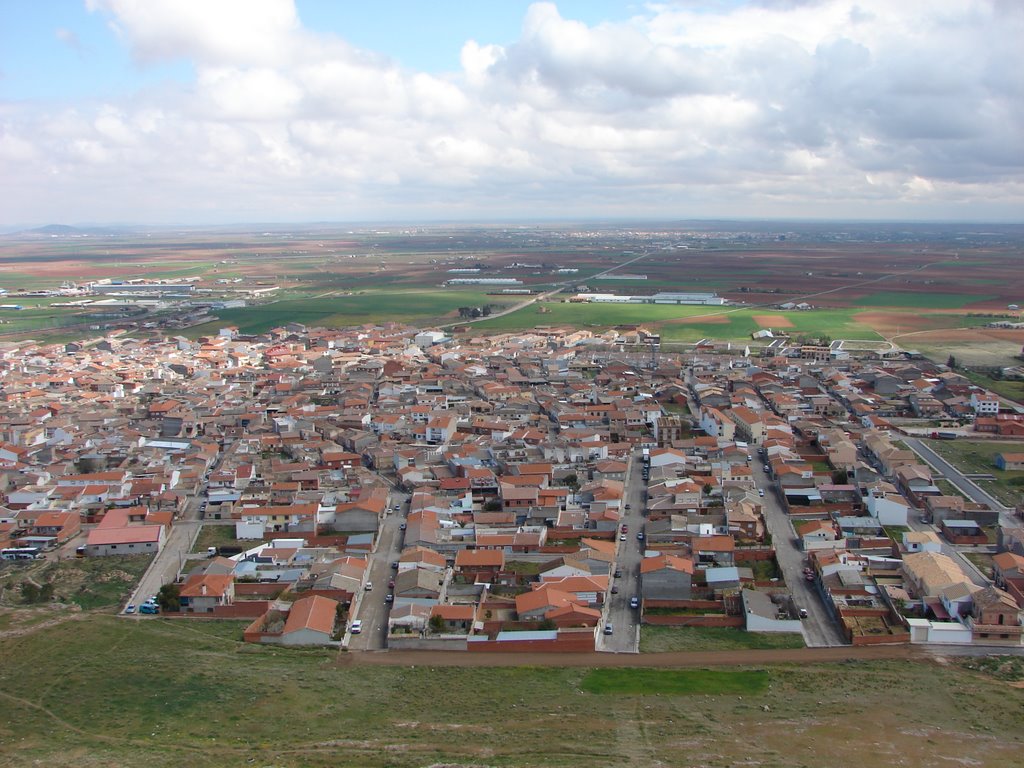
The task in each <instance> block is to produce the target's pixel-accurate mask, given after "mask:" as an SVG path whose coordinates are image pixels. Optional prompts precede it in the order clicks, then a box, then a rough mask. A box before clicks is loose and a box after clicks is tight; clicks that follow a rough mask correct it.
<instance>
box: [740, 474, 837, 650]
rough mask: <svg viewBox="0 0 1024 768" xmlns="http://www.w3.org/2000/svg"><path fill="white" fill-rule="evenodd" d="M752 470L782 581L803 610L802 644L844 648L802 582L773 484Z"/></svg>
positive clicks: (813, 590) (800, 555) (792, 535)
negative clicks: (804, 617)
mask: <svg viewBox="0 0 1024 768" xmlns="http://www.w3.org/2000/svg"><path fill="white" fill-rule="evenodd" d="M755 459H756V457H755ZM752 469H753V472H754V480H755V482H756V483H757V486H758V487H759V488H763V489H764V496H763V497H762V498H761V504H762V508H763V510H764V521H765V525H766V526H767V527H768V532H769V533H770V534H771V535H772V546H773V547H775V559H776V560H777V561H778V563H779V569H780V570H781V571H782V576H783V580H784V581H785V583H786V586H787V587H789V590H790V592H791V593H792V595H793V601H794V602H795V603H796V606H797V608H806V609H807V618H806V619H804V620H803V629H804V640H805V642H806V643H807V645H809V646H811V647H821V646H834V645H845V644H846V640H845V638H844V637H843V635H842V633H841V632H840V631H839V627H838V626H837V625H836V621H835V619H834V618H833V617H832V613H831V612H830V611H829V609H828V608H826V607H825V603H824V602H823V600H822V598H821V596H820V595H819V593H818V589H817V586H816V584H815V583H813V582H809V581H807V580H806V579H805V578H804V574H803V569H804V566H805V565H806V562H805V560H804V558H805V554H804V552H803V550H801V549H800V548H799V547H798V546H797V539H796V531H795V530H794V528H793V521H792V520H790V518H789V515H787V514H786V513H785V511H783V508H782V505H781V504H780V503H779V500H778V497H777V496H776V490H775V485H774V483H772V481H771V478H770V477H769V476H768V473H767V472H765V471H764V470H763V469H762V467H761V465H760V464H757V463H756V461H755V463H754V464H753V466H752Z"/></svg>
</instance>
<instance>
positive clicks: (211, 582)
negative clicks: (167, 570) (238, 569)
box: [179, 573, 251, 615]
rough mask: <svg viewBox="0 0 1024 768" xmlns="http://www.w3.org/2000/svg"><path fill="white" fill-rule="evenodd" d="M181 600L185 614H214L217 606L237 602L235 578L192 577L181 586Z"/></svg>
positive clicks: (203, 575) (225, 576)
mask: <svg viewBox="0 0 1024 768" xmlns="http://www.w3.org/2000/svg"><path fill="white" fill-rule="evenodd" d="M179 599H180V600H181V610H182V612H184V613H213V612H214V609H216V608H217V606H220V605H231V604H232V603H233V602H234V601H235V577H234V575H232V574H212V573H211V574H196V575H195V576H190V577H189V578H188V579H186V580H185V583H184V584H183V585H182V586H181V589H180V592H179ZM250 615H251V614H250Z"/></svg>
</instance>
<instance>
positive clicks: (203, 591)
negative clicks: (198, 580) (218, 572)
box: [199, 581, 206, 597]
mask: <svg viewBox="0 0 1024 768" xmlns="http://www.w3.org/2000/svg"><path fill="white" fill-rule="evenodd" d="M199 592H200V593H201V594H202V595H203V597H206V582H205V581H204V582H203V583H202V584H201V585H200V586H199Z"/></svg>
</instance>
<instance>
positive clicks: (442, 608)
mask: <svg viewBox="0 0 1024 768" xmlns="http://www.w3.org/2000/svg"><path fill="white" fill-rule="evenodd" d="M435 617H436V619H437V621H435ZM475 619H476V606H473V605H433V606H431V607H430V619H429V623H430V625H431V626H433V625H434V624H436V623H438V622H440V624H441V627H442V630H441V631H442V632H446V633H449V634H450V633H453V632H455V633H468V632H469V631H470V630H471V629H473V622H474V620H475Z"/></svg>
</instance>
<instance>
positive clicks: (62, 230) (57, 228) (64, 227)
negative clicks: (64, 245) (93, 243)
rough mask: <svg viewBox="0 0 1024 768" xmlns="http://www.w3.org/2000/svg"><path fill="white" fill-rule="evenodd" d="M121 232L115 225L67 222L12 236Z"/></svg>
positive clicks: (60, 235) (66, 235)
mask: <svg viewBox="0 0 1024 768" xmlns="http://www.w3.org/2000/svg"><path fill="white" fill-rule="evenodd" d="M122 232H123V230H122V229H120V228H117V227H72V226H70V225H69V224H47V225H46V226H45V227H36V228H35V229H22V230H19V231H18V232H12V233H11V235H12V236H14V237H83V236H86V235H93V236H95V235H117V234H121V233H122Z"/></svg>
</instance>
